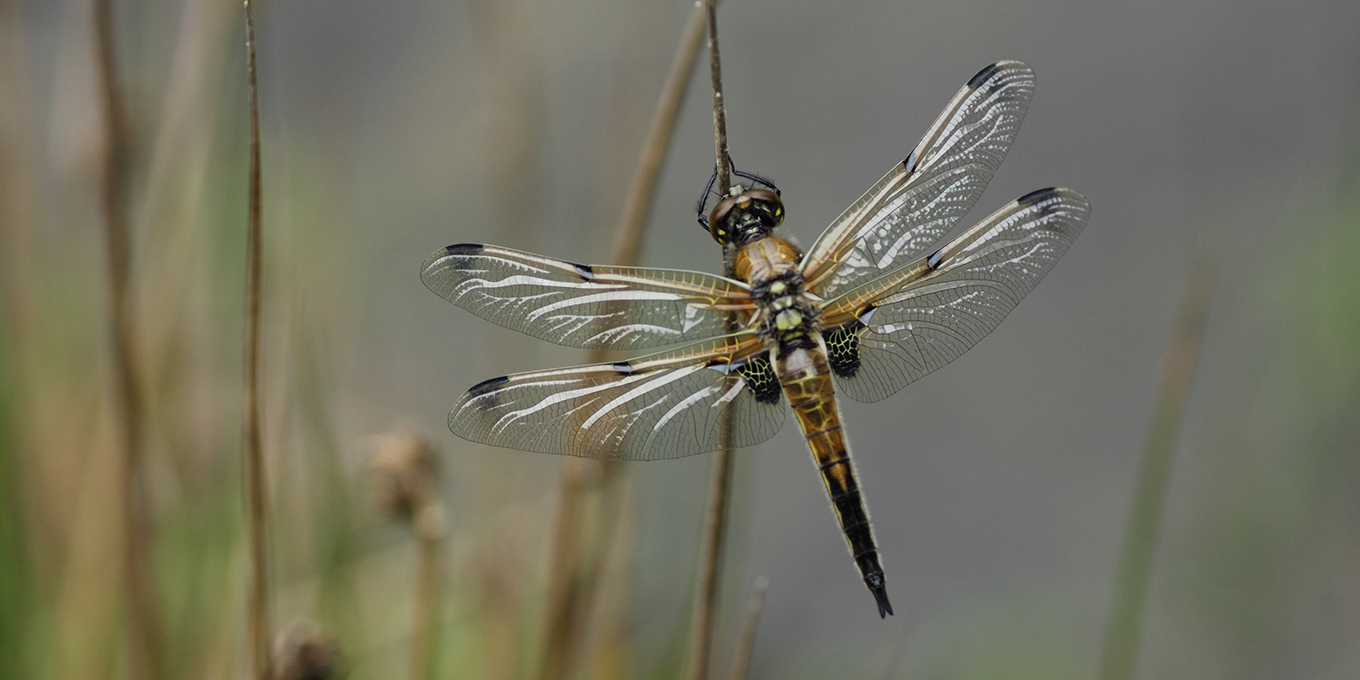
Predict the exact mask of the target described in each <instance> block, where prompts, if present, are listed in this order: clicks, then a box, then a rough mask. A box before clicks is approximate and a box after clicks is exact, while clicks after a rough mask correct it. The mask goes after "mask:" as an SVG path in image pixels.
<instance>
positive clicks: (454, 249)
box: [444, 243, 486, 272]
mask: <svg viewBox="0 0 1360 680" xmlns="http://www.w3.org/2000/svg"><path fill="white" fill-rule="evenodd" d="M484 250H486V246H484V245H482V244H480V243H455V244H453V245H451V246H449V247H447V248H445V249H444V256H445V257H454V258H457V259H455V260H454V263H453V268H454V270H456V271H460V272H465V271H468V270H470V269H472V268H473V263H474V262H476V257H477V256H478V255H481V254H482V251H484Z"/></svg>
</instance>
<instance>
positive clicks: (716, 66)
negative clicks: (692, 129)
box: [704, 0, 732, 194]
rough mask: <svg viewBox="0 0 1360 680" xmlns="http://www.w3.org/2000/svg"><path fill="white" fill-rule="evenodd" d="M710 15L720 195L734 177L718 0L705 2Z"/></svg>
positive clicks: (714, 141) (709, 39)
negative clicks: (725, 104)
mask: <svg viewBox="0 0 1360 680" xmlns="http://www.w3.org/2000/svg"><path fill="white" fill-rule="evenodd" d="M704 10H705V11H706V12H707V13H708V68H709V75H710V77H711V78H712V80H713V145H714V147H715V151H716V153H717V157H718V193H719V194H723V193H726V192H727V189H728V187H730V186H731V182H732V177H731V176H730V175H729V174H728V170H729V168H731V161H729V160H728V158H727V113H726V112H725V109H724V107H723V89H722V60H721V59H719V58H718V0H704Z"/></svg>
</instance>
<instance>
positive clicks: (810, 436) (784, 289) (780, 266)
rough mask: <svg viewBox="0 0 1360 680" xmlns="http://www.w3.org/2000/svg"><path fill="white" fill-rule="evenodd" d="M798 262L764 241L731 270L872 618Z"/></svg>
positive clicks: (872, 559)
mask: <svg viewBox="0 0 1360 680" xmlns="http://www.w3.org/2000/svg"><path fill="white" fill-rule="evenodd" d="M801 257H802V253H801V252H799V250H798V248H797V246H794V245H793V244H792V243H789V242H788V241H786V240H784V239H782V238H779V237H775V236H771V237H766V238H763V239H760V240H757V241H754V242H752V243H749V244H747V245H746V246H744V247H743V248H741V249H740V250H738V251H737V253H736V255H735V257H734V259H733V262H732V269H733V273H734V274H736V276H737V278H739V279H741V280H743V281H745V282H747V283H748V284H750V285H751V288H752V290H753V292H754V293H755V294H756V295H757V297H758V298H759V299H760V300H761V304H760V306H759V307H758V309H757V311H756V313H755V314H754V315H753V317H752V319H751V320H750V323H751V324H752V325H754V326H756V327H758V328H759V329H760V330H761V331H762V334H763V335H764V336H765V341H766V344H767V346H769V348H770V352H771V357H770V358H771V360H772V364H773V365H774V368H775V374H776V375H777V376H778V377H779V383H780V385H781V386H782V387H783V390H784V395H785V396H786V397H788V400H789V405H790V406H791V407H792V408H793V413H794V415H795V416H797V418H798V425H799V426H800V427H801V428H802V430H803V436H804V437H805V438H806V439H807V442H808V447H809V448H810V449H812V456H813V460H814V461H815V462H816V464H817V469H818V470H819V471H820V472H821V474H822V481H823V482H825V483H826V493H827V496H828V497H829V498H830V499H831V506H832V508H833V509H834V510H835V511H836V517H837V519H838V520H839V521H840V525H841V531H843V532H844V533H845V539H846V541H847V542H848V543H849V545H850V553H851V555H852V556H853V557H854V559H855V563H856V565H857V566H858V567H859V570H860V574H861V575H862V576H863V577H864V583H865V585H867V586H868V587H869V590H870V591H871V592H873V594H874V597H875V599H876V600H877V601H878V608H879V614H891V613H892V605H891V604H889V602H888V595H887V590H886V587H885V585H884V578H883V567H882V566H881V565H880V564H879V560H878V547H877V543H875V541H874V535H873V529H872V527H871V526H870V524H869V513H868V511H867V510H866V508H865V506H864V497H863V495H862V494H861V493H860V490H859V483H858V482H857V481H856V479H855V468H854V465H853V463H852V462H851V460H850V446H849V443H848V442H846V440H845V433H844V432H843V431H842V429H841V413H840V407H839V406H838V405H837V403H836V393H835V389H834V386H833V385H832V381H831V367H830V364H829V362H828V361H827V354H826V343H825V342H823V340H822V336H821V333H820V332H819V331H818V323H819V321H820V319H819V317H818V314H819V312H818V309H819V304H818V303H819V302H820V300H818V299H817V298H816V297H815V296H812V295H811V294H810V293H807V292H806V291H805V290H803V279H802V275H801V274H799V273H798V267H797V264H798V261H799V260H800V259H801Z"/></svg>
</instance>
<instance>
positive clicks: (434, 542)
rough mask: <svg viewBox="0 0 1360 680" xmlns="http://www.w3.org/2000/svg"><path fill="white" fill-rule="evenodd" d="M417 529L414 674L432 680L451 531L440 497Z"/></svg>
mask: <svg viewBox="0 0 1360 680" xmlns="http://www.w3.org/2000/svg"><path fill="white" fill-rule="evenodd" d="M415 529H416V537H417V539H418V540H419V552H420V554H419V557H418V559H419V565H418V566H417V573H416V595H415V611H414V613H413V617H414V620H413V621H412V624H413V630H412V634H411V678H412V680H430V678H433V677H434V667H433V665H434V631H435V627H436V624H437V623H438V621H439V609H440V607H439V603H440V601H441V600H440V598H441V594H440V591H441V589H440V587H439V586H440V573H441V572H442V571H443V564H444V560H443V554H444V537H445V535H446V533H447V532H446V531H445V528H444V508H443V506H442V505H440V504H439V503H438V502H437V501H432V502H431V503H430V504H428V505H427V506H425V508H423V509H422V510H421V511H420V512H419V513H418V514H417V515H416V517H415Z"/></svg>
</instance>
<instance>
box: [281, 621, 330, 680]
mask: <svg viewBox="0 0 1360 680" xmlns="http://www.w3.org/2000/svg"><path fill="white" fill-rule="evenodd" d="M275 650H276V651H275V655H274V663H275V664H277V666H276V668H275V671H274V678H276V680H330V679H331V678H338V677H340V676H341V675H343V674H344V673H345V656H344V654H342V653H341V652H340V645H339V644H337V643H336V641H335V639H334V638H331V637H330V636H328V635H326V633H325V632H324V631H322V630H321V627H320V626H318V625H317V624H316V623H314V622H312V621H307V620H300V621H294V622H293V623H291V624H289V625H288V628H286V629H285V630H284V631H283V632H282V633H280V634H279V638H278V643H277V644H276V645H275Z"/></svg>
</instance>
